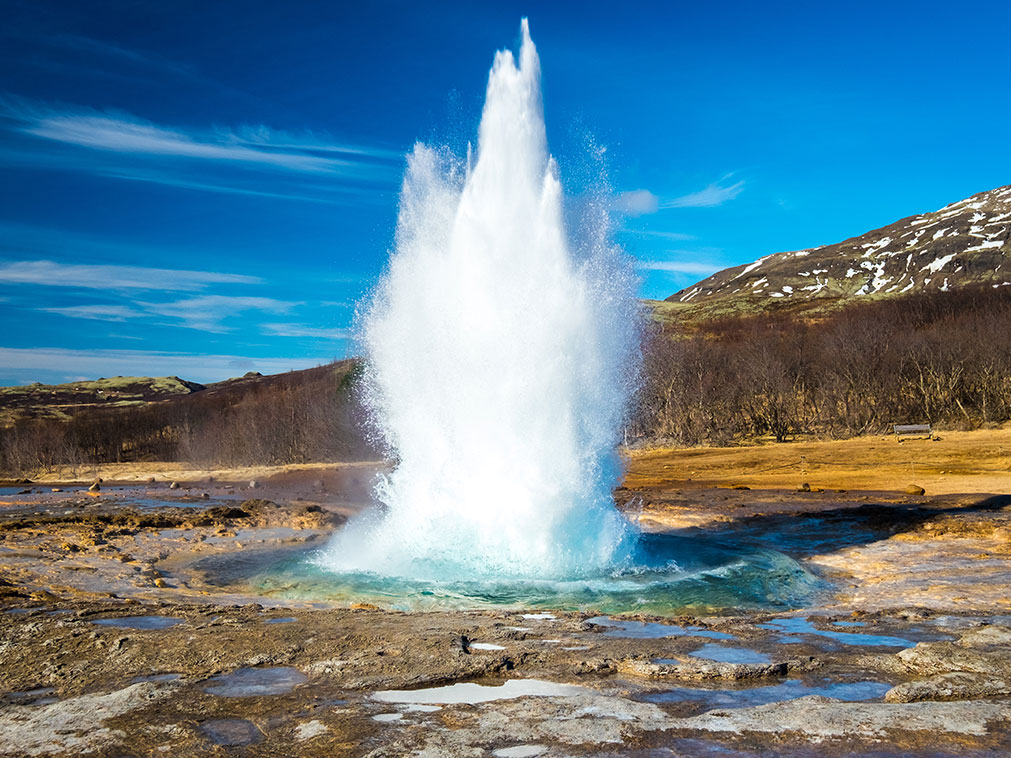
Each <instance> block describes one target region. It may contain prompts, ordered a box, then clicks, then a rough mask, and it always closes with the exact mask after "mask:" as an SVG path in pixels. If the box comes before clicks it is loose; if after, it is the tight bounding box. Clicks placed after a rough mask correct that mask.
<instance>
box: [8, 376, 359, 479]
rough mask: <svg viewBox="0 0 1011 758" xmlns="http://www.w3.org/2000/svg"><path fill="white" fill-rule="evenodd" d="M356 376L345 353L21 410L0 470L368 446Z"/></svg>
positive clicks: (206, 463)
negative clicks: (120, 398) (166, 393)
mask: <svg viewBox="0 0 1011 758" xmlns="http://www.w3.org/2000/svg"><path fill="white" fill-rule="evenodd" d="M355 376H356V369H355V363H354V362H353V361H341V362H337V363H333V364H329V365H327V366H321V367H318V368H315V369H308V370H306V371H295V372H290V373H288V374H278V375H275V376H269V377H260V376H256V377H248V378H244V379H239V380H235V381H231V382H224V383H221V384H218V385H210V386H209V387H207V388H206V389H202V390H201V391H199V392H194V393H192V394H189V395H181V396H177V397H172V398H169V399H166V400H160V401H157V402H149V403H146V404H144V405H140V406H132V407H125V408H123V407H109V408H83V409H81V410H80V411H78V412H76V413H73V414H70V415H69V418H67V419H65V420H64V419H54V418H46V417H41V418H39V417H35V418H20V419H19V420H17V421H16V422H14V423H13V424H12V425H10V426H9V427H7V428H5V429H2V430H0V470H2V471H4V472H6V473H7V474H8V475H14V476H39V475H41V474H45V473H46V472H52V471H54V470H57V469H63V468H69V469H70V470H71V471H73V470H74V468H75V467H80V466H85V465H88V466H91V465H96V464H108V463H121V462H128V461H180V460H182V461H187V462H190V463H193V464H196V465H199V466H202V467H212V466H256V465H283V464H295V463H307V462H310V461H333V460H353V459H357V458H361V457H365V456H369V455H370V454H371V451H370V448H369V445H368V443H367V441H366V440H365V438H364V435H363V433H362V431H361V423H360V422H361V417H362V412H361V409H360V407H359V405H358V402H357V399H356V396H355V393H354V392H353V385H354V381H355Z"/></svg>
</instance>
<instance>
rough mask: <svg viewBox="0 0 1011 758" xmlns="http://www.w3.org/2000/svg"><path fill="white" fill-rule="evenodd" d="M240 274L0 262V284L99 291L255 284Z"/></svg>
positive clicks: (56, 263) (52, 263)
mask: <svg viewBox="0 0 1011 758" xmlns="http://www.w3.org/2000/svg"><path fill="white" fill-rule="evenodd" d="M261 282H262V280H261V279H260V278H259V277H255V276H246V275H244V274H227V273H220V272H215V271H187V270H182V269H165V268H147V267H144V266H119V265H104V264H87V263H58V262H56V261H49V260H33V261H7V262H0V283H4V284H35V285H43V286H48V287H82V288H85V289H101V290H164V291H186V290H199V289H203V288H204V287H206V286H208V285H211V284H259V283H261Z"/></svg>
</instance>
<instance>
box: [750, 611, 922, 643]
mask: <svg viewBox="0 0 1011 758" xmlns="http://www.w3.org/2000/svg"><path fill="white" fill-rule="evenodd" d="M758 626H759V627H760V628H761V629H772V630H774V631H777V632H785V634H783V635H782V636H781V637H780V638H779V640H778V641H779V642H781V643H783V644H794V643H799V642H803V641H804V640H803V639H802V638H803V637H804V636H805V635H814V636H817V637H827V638H828V639H831V640H835V641H836V642H841V643H842V644H844V645H863V646H869V647H913V646H914V645H915V644H916V643H915V642H913V641H912V640H907V639H905V638H903V637H891V636H888V635H883V634H865V633H863V632H835V631H832V630H829V629H818V628H816V627H815V625H814V624H813V623H811V622H810V621H808V620H807V619H805V618H801V617H799V616H794V617H791V618H783V619H774V620H772V621H769V622H767V623H765V624H758Z"/></svg>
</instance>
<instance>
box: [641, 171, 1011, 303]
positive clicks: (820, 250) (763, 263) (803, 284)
mask: <svg viewBox="0 0 1011 758" xmlns="http://www.w3.org/2000/svg"><path fill="white" fill-rule="evenodd" d="M1009 253H1011V186H1006V187H999V188H997V189H994V190H990V191H988V192H981V193H979V194H977V195H973V196H972V197H970V198H967V199H965V200H960V201H959V202H957V203H952V204H951V205H947V206H945V207H944V208H941V209H940V210H937V211H933V212H931V213H922V214H919V215H916V216H910V217H908V218H904V219H902V220H900V221H896V222H895V223H893V224H890V225H889V226H885V227H883V228H881V229H875V230H874V231H870V232H867V233H866V234H862V235H860V236H859V237H853V238H852V239H848V240H845V241H844V242H839V243H837V244H834V245H824V246H822V247H815V248H811V249H808V250H795V251H790V252H783V253H773V254H772V255H767V256H765V257H763V258H759V259H758V260H757V261H755V262H753V263H749V264H745V265H742V266H735V267H734V268H728V269H725V270H723V271H719V272H717V273H715V274H713V275H712V276H710V277H708V278H707V279H703V280H702V281H701V282H698V283H697V284H694V285H692V286H691V287H687V288H685V289H683V290H681V291H680V292H677V293H675V294H674V295H671V296H670V297H669V298H667V301H666V303H667V304H669V305H667V304H665V305H661V306H659V308H658V311H659V312H660V313H661V314H667V315H673V314H674V313H678V312H686V315H689V317H690V316H691V315H692V314H693V313H694V312H695V311H699V310H705V311H706V312H707V313H709V314H710V315H734V314H738V313H747V312H755V311H762V310H767V309H769V308H770V307H771V308H774V309H776V310H779V309H780V308H784V307H785V308H787V309H789V310H797V311H800V312H805V311H811V310H818V311H822V310H831V309H832V308H833V307H834V306H837V305H838V304H840V303H841V302H852V301H853V299H878V298H882V297H888V296H893V295H900V294H914V293H921V292H937V291H940V292H946V291H949V290H951V289H954V288H960V287H964V286H968V285H989V286H992V287H1001V286H1005V285H1009V284H1011V265H1008V262H1007V255H1008V254H1009ZM684 306H694V307H690V308H685V307H684ZM694 315H696V317H697V316H698V314H697V313H696V314H694Z"/></svg>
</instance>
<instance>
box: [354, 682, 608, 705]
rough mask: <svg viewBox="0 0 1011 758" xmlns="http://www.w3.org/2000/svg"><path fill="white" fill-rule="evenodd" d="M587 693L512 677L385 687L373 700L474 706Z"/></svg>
mask: <svg viewBox="0 0 1011 758" xmlns="http://www.w3.org/2000/svg"><path fill="white" fill-rule="evenodd" d="M587 692H589V690H587V689H586V688H585V687H578V686H576V685H574V684H557V683H555V682H545V681H542V680H540V679H510V680H508V681H506V682H503V683H502V684H500V685H497V686H496V685H486V684H475V683H473V682H460V683H457V684H450V685H448V686H446V687H429V688H427V689H421V690H383V691H380V692H376V693H375V694H373V695H372V699H373V700H378V701H380V702H383V703H421V704H426V705H428V704H436V703H437V704H439V705H452V704H456V703H466V704H468V705H474V704H475V703H490V702H492V701H493V700H511V699H513V698H518V697H571V696H573V695H583V694H586V693H587Z"/></svg>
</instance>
